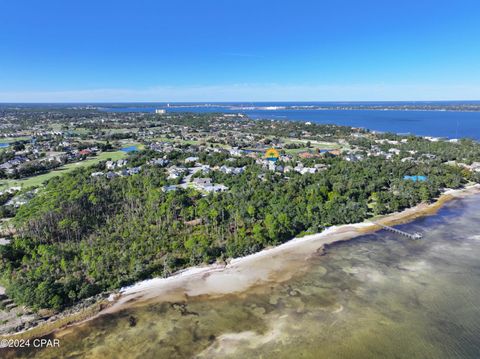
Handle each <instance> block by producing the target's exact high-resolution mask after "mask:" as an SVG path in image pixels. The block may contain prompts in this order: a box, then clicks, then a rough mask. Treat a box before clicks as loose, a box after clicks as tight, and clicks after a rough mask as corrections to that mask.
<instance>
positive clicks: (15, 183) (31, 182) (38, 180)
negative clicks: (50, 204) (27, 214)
mask: <svg viewBox="0 0 480 359" xmlns="http://www.w3.org/2000/svg"><path fill="white" fill-rule="evenodd" d="M126 155H127V154H126V153H125V152H122V151H115V152H102V153H101V154H99V155H98V156H96V157H93V158H90V159H88V160H85V161H81V162H75V163H69V164H67V165H65V166H62V167H59V168H57V169H56V170H54V171H50V172H48V173H44V174H41V175H38V176H35V177H30V178H25V179H21V180H0V190H2V189H5V188H9V187H22V188H28V187H35V186H40V185H42V184H43V183H44V182H45V181H47V180H49V179H50V178H52V177H55V176H61V175H63V174H65V173H68V172H71V171H73V170H75V169H77V168H82V167H88V166H91V165H95V164H97V163H99V162H100V161H106V160H107V159H111V160H113V161H116V160H119V159H121V158H124V157H125V156H126Z"/></svg>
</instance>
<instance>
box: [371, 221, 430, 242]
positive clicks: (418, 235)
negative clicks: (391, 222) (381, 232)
mask: <svg viewBox="0 0 480 359" xmlns="http://www.w3.org/2000/svg"><path fill="white" fill-rule="evenodd" d="M372 223H373V224H376V225H377V226H380V227H382V228H383V229H385V230H387V231H390V232H393V233H397V234H400V235H402V236H404V237H407V238H410V239H422V238H423V235H422V234H421V233H418V232H415V233H408V232H404V231H401V230H399V229H397V228H393V227H390V226H386V225H384V224H381V223H378V222H372Z"/></svg>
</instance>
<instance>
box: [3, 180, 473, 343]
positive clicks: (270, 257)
mask: <svg viewBox="0 0 480 359" xmlns="http://www.w3.org/2000/svg"><path fill="white" fill-rule="evenodd" d="M478 193H480V184H475V185H470V186H467V187H465V188H461V189H455V190H447V191H445V192H443V193H442V194H441V195H440V197H439V198H438V199H437V200H436V201H435V202H433V203H430V204H427V203H420V204H418V205H416V206H414V207H411V208H408V209H405V210H403V211H401V212H395V213H391V214H387V215H384V216H380V217H374V218H370V219H369V220H365V221H364V222H361V223H355V224H345V225H339V226H332V227H329V228H327V229H326V230H324V231H323V232H320V233H316V234H311V235H306V236H304V237H299V238H293V239H291V240H289V241H287V242H285V243H283V244H281V245H278V246H276V247H270V248H265V249H263V250H261V251H260V252H256V253H253V254H250V255H247V256H244V257H238V258H234V259H231V260H230V261H228V263H227V264H219V263H215V264H210V265H204V266H196V267H189V268H186V269H184V270H181V271H179V272H177V273H175V274H173V275H172V276H170V277H167V278H153V279H148V280H144V281H141V282H138V283H135V284H133V285H131V286H127V287H124V288H121V289H120V290H119V291H118V292H112V293H111V294H110V297H109V298H108V299H107V300H101V301H98V302H96V303H94V304H93V305H91V306H88V307H86V308H83V309H81V310H79V311H76V312H74V313H68V314H66V315H65V314H64V313H65V312H62V313H59V314H58V315H56V316H55V319H54V320H51V321H49V322H47V323H44V324H40V325H37V326H34V327H32V328H29V329H26V330H22V331H19V332H16V333H11V334H3V335H0V339H26V338H36V337H42V336H46V335H50V334H55V335H57V336H62V335H64V334H66V333H68V332H70V331H71V330H73V329H74V328H75V327H76V326H79V325H82V324H84V323H86V322H88V321H90V320H93V319H95V318H98V317H100V316H103V315H107V314H112V313H116V312H118V311H121V310H124V309H127V308H133V307H135V306H138V305H146V304H147V303H148V302H166V301H171V302H181V301H185V300H186V299H188V298H215V297H220V296H225V295H238V294H240V293H242V292H245V291H247V290H249V289H251V288H253V287H255V286H261V285H266V284H268V283H279V282H283V281H286V280H289V279H290V278H292V277H293V276H295V275H298V274H299V273H302V271H304V270H307V268H308V258H310V257H312V256H316V255H322V254H323V253H324V251H325V248H326V247H327V246H328V245H331V244H334V243H338V242H343V241H348V240H351V239H354V238H356V237H359V236H363V235H366V234H369V233H373V232H376V231H378V230H381V229H382V228H381V227H380V226H378V225H376V224H374V223H372V222H371V221H372V220H375V221H376V222H377V223H381V224H383V225H392V226H394V225H399V224H404V223H408V222H411V221H413V220H415V219H417V218H419V217H424V216H429V215H434V214H435V213H436V212H437V211H438V210H439V209H440V208H442V207H443V205H444V204H445V203H447V202H449V201H451V200H454V199H460V198H464V197H467V196H470V195H474V194H478ZM66 312H68V309H67V310H66Z"/></svg>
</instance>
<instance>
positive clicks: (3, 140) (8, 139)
mask: <svg viewBox="0 0 480 359" xmlns="http://www.w3.org/2000/svg"><path fill="white" fill-rule="evenodd" d="M28 140H30V137H27V136H24V137H0V143H12V142H15V141H28Z"/></svg>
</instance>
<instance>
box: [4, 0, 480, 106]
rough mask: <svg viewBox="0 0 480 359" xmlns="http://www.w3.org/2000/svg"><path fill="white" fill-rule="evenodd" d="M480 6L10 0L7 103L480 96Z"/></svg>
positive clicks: (408, 1) (465, 1)
mask: <svg viewBox="0 0 480 359" xmlns="http://www.w3.org/2000/svg"><path fill="white" fill-rule="evenodd" d="M478 13H480V3H478V1H470V0H460V1H456V2H455V3H452V2H451V1H438V0H437V1H433V0H424V1H418V0H417V1H413V0H405V1H402V2H386V1H373V0H372V1H363V2H358V1H353V0H344V1H336V2H335V4H334V3H331V2H322V1H306V0H299V1H295V2H287V1H261V2H259V1H252V0H245V1H241V2H226V1H208V0H207V1H202V2H199V1H193V0H186V1H179V2H173V1H169V2H158V1H153V0H143V1H136V2H131V1H112V0H104V1H101V2H98V1H92V0H86V1H82V2H65V1H58V0H46V1H42V2H38V1H33V0H30V1H21V2H14V1H8V2H2V3H1V4H0V48H1V49H2V52H1V53H2V56H0V102H122V101H128V102H135V101H141V102H152V101H158V102H215V101H217V102H218V101H225V102H228V101H245V102H246V101H248V102H253V101H422V100H424V101H432V100H480V69H479V67H478V64H479V63H480V47H479V46H476V44H477V42H478V38H480V25H479V24H478Z"/></svg>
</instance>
